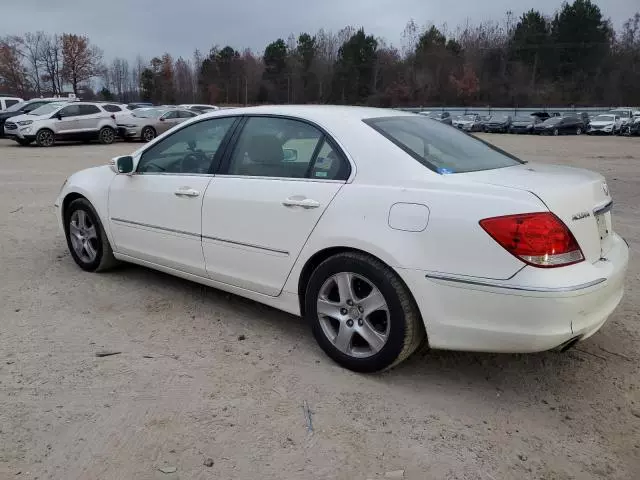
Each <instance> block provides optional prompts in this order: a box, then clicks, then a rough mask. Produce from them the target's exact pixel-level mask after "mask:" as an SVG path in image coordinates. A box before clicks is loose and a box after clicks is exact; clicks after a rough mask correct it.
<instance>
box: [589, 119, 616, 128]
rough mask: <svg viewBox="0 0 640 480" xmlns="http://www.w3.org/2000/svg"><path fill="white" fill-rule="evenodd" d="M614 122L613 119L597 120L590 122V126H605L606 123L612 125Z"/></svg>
mask: <svg viewBox="0 0 640 480" xmlns="http://www.w3.org/2000/svg"><path fill="white" fill-rule="evenodd" d="M614 123H615V122H614V121H613V120H607V121H604V120H599V121H597V122H591V126H592V127H606V126H608V125H613V124H614Z"/></svg>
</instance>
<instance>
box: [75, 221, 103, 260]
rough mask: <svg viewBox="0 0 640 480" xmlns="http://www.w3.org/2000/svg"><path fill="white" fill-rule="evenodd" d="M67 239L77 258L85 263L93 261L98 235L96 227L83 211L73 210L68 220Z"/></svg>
mask: <svg viewBox="0 0 640 480" xmlns="http://www.w3.org/2000/svg"><path fill="white" fill-rule="evenodd" d="M69 238H70V239H71V246H72V247H73V251H74V252H75V253H76V255H77V256H78V258H80V260H82V261H83V262H85V263H91V262H93V261H95V259H96V258H97V256H98V233H97V231H96V226H95V225H94V224H93V223H92V222H91V218H89V215H87V212H85V211H84V210H75V211H74V212H73V213H72V214H71V218H70V219H69Z"/></svg>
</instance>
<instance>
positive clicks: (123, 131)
mask: <svg viewBox="0 0 640 480" xmlns="http://www.w3.org/2000/svg"><path fill="white" fill-rule="evenodd" d="M118 136H119V137H120V138H137V137H139V136H140V129H139V128H133V127H122V126H118Z"/></svg>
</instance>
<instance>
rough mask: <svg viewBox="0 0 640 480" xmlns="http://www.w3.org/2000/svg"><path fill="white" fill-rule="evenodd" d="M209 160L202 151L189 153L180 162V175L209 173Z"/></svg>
mask: <svg viewBox="0 0 640 480" xmlns="http://www.w3.org/2000/svg"><path fill="white" fill-rule="evenodd" d="M208 163H209V159H208V158H207V156H206V155H205V153H204V152H203V151H202V150H198V151H195V152H191V153H187V154H186V155H185V157H184V158H183V159H182V161H181V162H180V173H207V172H208V169H209V165H208Z"/></svg>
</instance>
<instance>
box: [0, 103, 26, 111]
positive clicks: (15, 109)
mask: <svg viewBox="0 0 640 480" xmlns="http://www.w3.org/2000/svg"><path fill="white" fill-rule="evenodd" d="M26 104H27V102H18V103H16V104H15V105H11V106H10V107H8V108H6V109H5V112H17V111H19V110H20V109H21V108H22V107H24V106H25V105H26Z"/></svg>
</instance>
